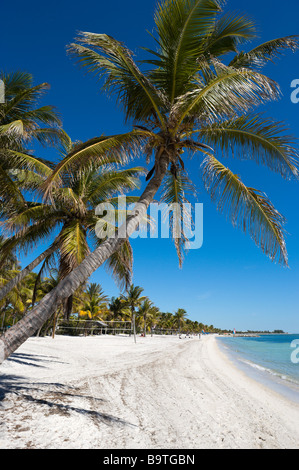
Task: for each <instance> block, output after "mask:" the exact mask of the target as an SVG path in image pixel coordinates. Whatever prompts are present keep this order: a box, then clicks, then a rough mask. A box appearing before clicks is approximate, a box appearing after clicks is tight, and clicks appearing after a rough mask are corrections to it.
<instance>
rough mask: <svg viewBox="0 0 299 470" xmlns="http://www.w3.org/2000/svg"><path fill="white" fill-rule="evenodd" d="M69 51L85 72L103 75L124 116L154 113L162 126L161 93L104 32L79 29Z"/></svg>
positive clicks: (122, 48)
mask: <svg viewBox="0 0 299 470" xmlns="http://www.w3.org/2000/svg"><path fill="white" fill-rule="evenodd" d="M86 44H87V45H88V46H90V47H93V48H94V49H95V50H93V49H91V48H90V47H86ZM69 52H70V53H71V54H72V55H75V56H76V57H77V58H78V62H79V64H80V65H81V66H83V67H87V69H88V71H89V72H91V73H95V74H97V75H99V77H100V78H104V77H105V82H104V88H105V90H107V91H108V90H109V92H110V93H115V94H116V95H117V100H118V102H119V103H120V104H121V105H122V107H123V108H124V110H125V113H126V118H127V119H128V118H133V119H145V118H149V117H151V116H152V115H155V116H156V117H157V118H158V119H159V121H160V124H161V125H162V126H164V123H165V118H164V116H163V115H162V113H161V109H162V108H163V106H164V105H165V98H164V96H163V95H162V94H161V92H159V91H158V90H157V89H156V88H155V87H154V86H153V84H152V83H151V82H150V81H149V80H148V79H147V78H146V76H145V75H144V74H143V73H142V72H141V71H140V70H139V68H138V67H137V65H136V64H135V62H134V61H133V59H132V53H131V52H130V51H129V50H128V49H127V48H126V47H125V46H124V45H123V44H122V43H121V42H119V41H117V40H116V39H114V38H112V37H111V36H108V35H106V34H95V33H89V32H81V33H80V36H79V37H78V43H77V44H71V45H70V46H69Z"/></svg>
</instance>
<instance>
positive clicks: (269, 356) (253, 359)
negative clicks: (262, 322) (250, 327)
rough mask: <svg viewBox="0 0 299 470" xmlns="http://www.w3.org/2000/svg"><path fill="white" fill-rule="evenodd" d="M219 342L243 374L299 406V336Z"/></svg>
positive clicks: (225, 338) (262, 337)
mask: <svg viewBox="0 0 299 470" xmlns="http://www.w3.org/2000/svg"><path fill="white" fill-rule="evenodd" d="M217 340H218V345H219V346H220V348H221V349H223V351H224V352H225V353H226V354H227V355H228V356H229V358H230V359H231V360H232V361H233V362H235V363H236V365H237V366H238V367H239V368H241V369H242V370H243V371H244V372H246V373H247V374H248V375H250V376H252V378H254V379H256V380H259V381H261V382H262V383H264V384H265V385H267V386H270V387H271V388H273V389H274V390H275V391H277V392H279V393H282V394H283V395H285V396H287V397H288V398H289V399H292V400H293V401H296V402H298V403H299V333H298V334H291V335H289V334H285V335H261V336H259V337H221V336H220V337H218V338H217Z"/></svg>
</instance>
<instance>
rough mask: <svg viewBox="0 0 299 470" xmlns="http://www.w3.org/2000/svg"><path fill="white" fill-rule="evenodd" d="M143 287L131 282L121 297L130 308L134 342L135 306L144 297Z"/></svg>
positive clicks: (139, 303)
mask: <svg viewBox="0 0 299 470" xmlns="http://www.w3.org/2000/svg"><path fill="white" fill-rule="evenodd" d="M142 292H143V288H142V287H140V286H134V284H131V285H130V287H129V289H128V290H127V294H126V295H122V297H121V298H122V299H123V300H124V301H125V305H126V306H127V307H128V308H129V309H130V310H131V320H132V326H133V334H134V342H135V343H136V322H135V319H136V308H138V307H139V306H140V305H141V303H142V302H143V301H144V300H145V299H146V297H144V296H142V295H141V294H142Z"/></svg>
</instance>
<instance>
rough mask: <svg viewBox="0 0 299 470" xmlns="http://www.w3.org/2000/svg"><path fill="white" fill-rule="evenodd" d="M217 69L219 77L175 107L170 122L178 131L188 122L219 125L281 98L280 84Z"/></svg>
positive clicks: (250, 73) (217, 65)
mask: <svg viewBox="0 0 299 470" xmlns="http://www.w3.org/2000/svg"><path fill="white" fill-rule="evenodd" d="M214 66H215V72H216V73H213V74H212V76H211V78H210V79H209V80H208V81H207V83H206V84H199V86H197V88H195V89H194V90H193V91H192V92H189V93H187V94H186V95H184V96H182V97H180V98H179V99H178V100H177V102H176V103H175V105H174V106H173V109H172V112H171V120H172V121H173V122H176V129H178V128H179V126H180V125H181V124H182V122H183V121H184V119H185V118H188V119H199V120H200V119H201V120H202V121H204V120H206V121H208V122H213V121H217V122H219V119H227V118H230V119H232V118H233V117H234V116H236V115H240V114H244V112H246V111H249V110H250V109H251V108H253V107H254V106H258V105H260V104H261V103H262V102H266V101H270V100H275V99H277V98H278V97H279V94H280V90H279V87H278V85H277V83H276V82H274V81H273V80H271V79H269V78H268V77H266V76H264V75H262V74H260V73H258V72H254V71H251V70H247V69H235V68H231V67H226V66H224V65H223V64H221V63H220V62H217V61H214Z"/></svg>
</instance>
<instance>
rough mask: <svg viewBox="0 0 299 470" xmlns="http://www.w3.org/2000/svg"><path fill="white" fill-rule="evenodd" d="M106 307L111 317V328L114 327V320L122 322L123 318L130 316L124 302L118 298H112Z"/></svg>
mask: <svg viewBox="0 0 299 470" xmlns="http://www.w3.org/2000/svg"><path fill="white" fill-rule="evenodd" d="M108 307H109V311H110V313H111V316H112V328H113V327H114V321H115V320H120V321H122V320H123V318H126V316H128V315H129V314H130V311H129V309H128V307H127V306H126V301H125V300H124V299H123V298H122V299H121V298H120V297H112V298H111V301H110V303H109V306H108Z"/></svg>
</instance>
